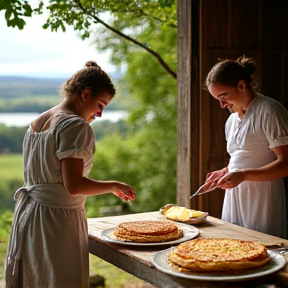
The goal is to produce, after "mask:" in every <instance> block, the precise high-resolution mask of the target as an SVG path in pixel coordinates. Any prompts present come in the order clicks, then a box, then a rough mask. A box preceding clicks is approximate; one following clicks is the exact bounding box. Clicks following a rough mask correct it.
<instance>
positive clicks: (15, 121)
mask: <svg viewBox="0 0 288 288" xmlns="http://www.w3.org/2000/svg"><path fill="white" fill-rule="evenodd" d="M127 115H128V113H127V112H126V111H103V113H102V117H101V118H96V119H95V120H94V121H103V120H108V121H111V122H118V121H119V120H121V119H123V118H125V117H126V116H127ZM38 116H39V114H38V113H0V124H5V125H6V126H16V127H22V126H28V125H29V124H30V123H31V122H32V121H33V120H34V119H35V118H37V117H38Z"/></svg>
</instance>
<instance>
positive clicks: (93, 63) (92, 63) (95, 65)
mask: <svg viewBox="0 0 288 288" xmlns="http://www.w3.org/2000/svg"><path fill="white" fill-rule="evenodd" d="M85 66H86V67H99V68H101V67H100V66H99V65H98V64H97V63H96V62H95V61H87V62H86V64H85Z"/></svg>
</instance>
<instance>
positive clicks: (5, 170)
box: [0, 154, 23, 180]
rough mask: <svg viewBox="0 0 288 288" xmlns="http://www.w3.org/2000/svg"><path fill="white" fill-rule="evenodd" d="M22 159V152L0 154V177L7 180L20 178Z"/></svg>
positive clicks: (21, 174) (21, 175)
mask: <svg viewBox="0 0 288 288" xmlns="http://www.w3.org/2000/svg"><path fill="white" fill-rule="evenodd" d="M22 160H23V157H22V154H0V166H1V174H0V176H1V178H3V179H7V180H10V179H15V178H17V179H22V178H23V165H22Z"/></svg>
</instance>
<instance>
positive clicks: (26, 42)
mask: <svg viewBox="0 0 288 288" xmlns="http://www.w3.org/2000/svg"><path fill="white" fill-rule="evenodd" d="M46 19H47V15H46V16H43V15H33V16H32V17H31V18H27V17H26V18H25V21H26V25H25V27H24V29H23V30H19V29H18V28H17V27H15V28H13V27H7V24H6V20H5V17H4V12H3V11H0V76H26V77H40V78H58V77H61V78H62V77H64V78H66V77H70V76H71V75H72V74H74V73H75V72H76V71H78V70H80V69H82V68H83V65H84V64H85V62H86V61H87V60H94V61H96V62H97V63H98V64H99V65H100V66H101V67H102V69H103V70H105V71H106V72H107V73H113V72H114V71H115V68H114V67H113V66H112V65H111V64H110V63H109V55H110V54H109V51H107V52H105V53H103V52H101V53H100V52H99V51H97V50H96V48H95V46H93V44H92V39H86V40H82V39H81V38H80V36H79V35H77V32H76V31H74V30H73V28H72V27H68V26H66V29H67V30H66V32H62V30H61V29H60V30H59V31H58V32H51V31H50V29H49V28H48V29H47V30H45V29H43V28H42V25H43V24H44V23H45V20H46Z"/></svg>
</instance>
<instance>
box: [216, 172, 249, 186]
mask: <svg viewBox="0 0 288 288" xmlns="http://www.w3.org/2000/svg"><path fill="white" fill-rule="evenodd" d="M244 176H245V175H244V171H242V170H237V171H233V172H229V173H227V174H225V175H224V176H223V177H221V178H220V179H219V181H218V183H217V188H221V189H231V188H234V187H236V186H238V185H239V184H240V183H242V182H243V181H245V177H244Z"/></svg>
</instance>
